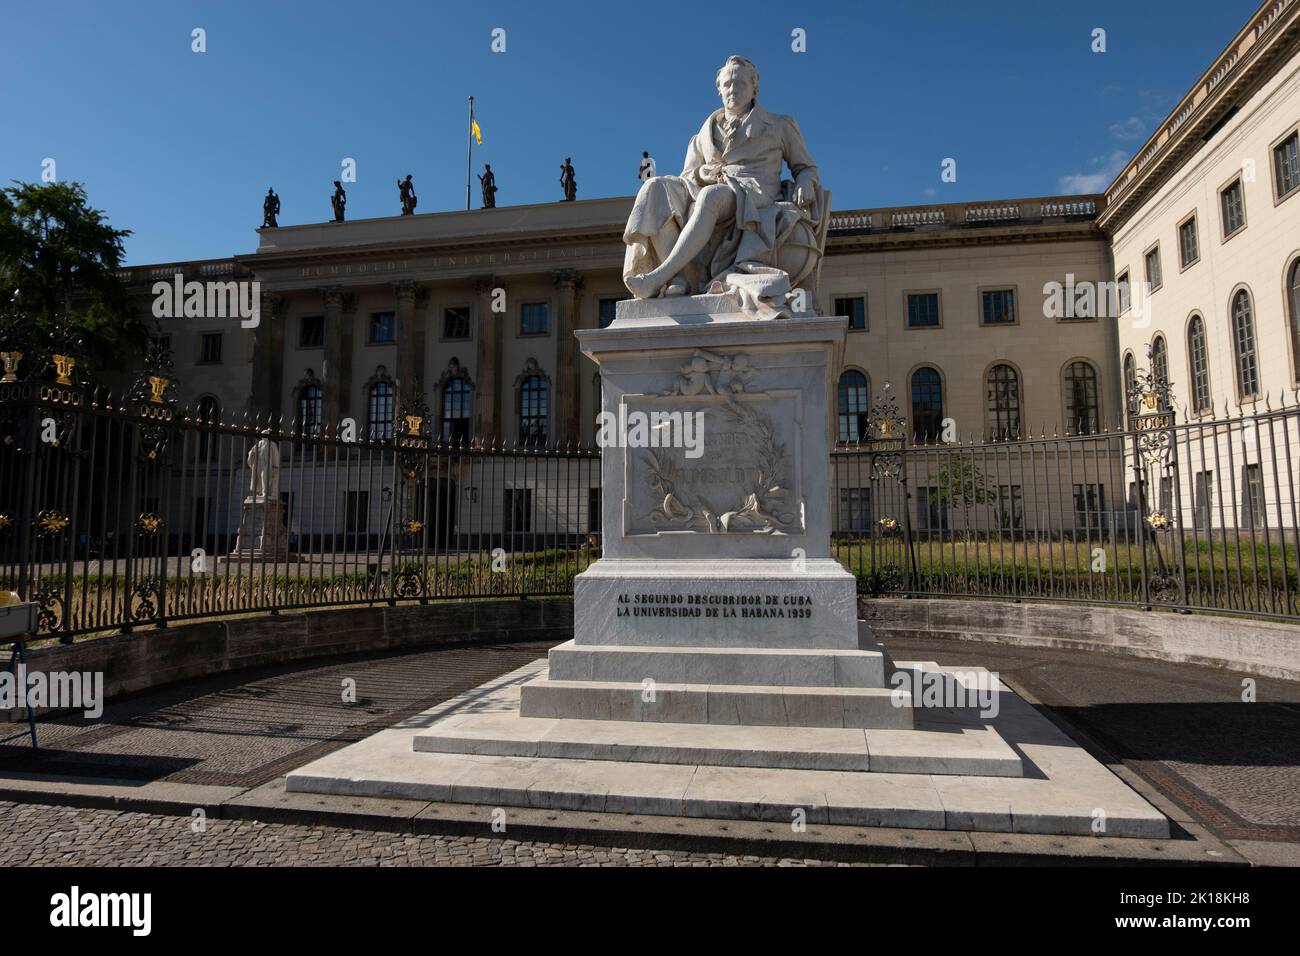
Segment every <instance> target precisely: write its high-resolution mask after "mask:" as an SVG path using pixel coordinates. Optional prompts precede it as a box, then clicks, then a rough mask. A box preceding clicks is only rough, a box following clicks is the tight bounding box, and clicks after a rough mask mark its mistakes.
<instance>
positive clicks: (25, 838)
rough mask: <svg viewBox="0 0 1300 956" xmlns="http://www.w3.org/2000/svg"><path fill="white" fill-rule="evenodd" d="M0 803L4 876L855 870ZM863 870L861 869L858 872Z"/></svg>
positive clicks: (792, 862)
mask: <svg viewBox="0 0 1300 956" xmlns="http://www.w3.org/2000/svg"><path fill="white" fill-rule="evenodd" d="M205 824H206V826H205V829H204V830H203V832H199V833H196V832H194V829H193V826H194V821H193V820H192V819H191V818H190V817H174V816H157V815H154V814H150V813H131V812H123V811H120V810H86V809H77V808H73V807H49V806H36V805H31V804H16V803H7V802H4V801H0V866H6V867H8V866H60V865H67V866H201V865H203V866H331V867H338V866H443V865H456V866H848V865H851V864H846V863H827V862H824V861H820V860H795V859H780V858H777V857H761V856H733V855H731V854H723V853H685V852H682V851H678V850H636V849H618V848H612V847H599V846H585V845H568V844H559V843H534V842H528V843H521V842H520V841H518V840H505V839H501V840H488V839H482V838H478V837H444V836H434V835H426V834H417V835H412V834H409V833H383V832H375V831H371V830H346V829H341V828H336V827H319V826H294V825H290V824H279V823H258V822H253V821H243V820H207V821H205ZM853 865H857V864H853Z"/></svg>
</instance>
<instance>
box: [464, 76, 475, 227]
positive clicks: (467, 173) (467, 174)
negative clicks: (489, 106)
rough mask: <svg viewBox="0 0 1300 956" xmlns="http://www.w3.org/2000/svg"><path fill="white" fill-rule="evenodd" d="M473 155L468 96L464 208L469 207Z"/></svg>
mask: <svg viewBox="0 0 1300 956" xmlns="http://www.w3.org/2000/svg"><path fill="white" fill-rule="evenodd" d="M473 155H474V97H472V96H471V97H470V98H469V124H468V125H467V126H466V127H465V208H466V209H467V210H468V209H469V177H470V173H471V163H472V159H471V157H472V156H473Z"/></svg>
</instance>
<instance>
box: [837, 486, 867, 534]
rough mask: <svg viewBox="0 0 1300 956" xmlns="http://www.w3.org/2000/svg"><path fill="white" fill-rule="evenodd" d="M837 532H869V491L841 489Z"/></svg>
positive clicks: (864, 489) (865, 489)
mask: <svg viewBox="0 0 1300 956" xmlns="http://www.w3.org/2000/svg"><path fill="white" fill-rule="evenodd" d="M836 530H837V531H870V530H871V489H870V488H841V489H840V515H839V521H838V522H837V523H836Z"/></svg>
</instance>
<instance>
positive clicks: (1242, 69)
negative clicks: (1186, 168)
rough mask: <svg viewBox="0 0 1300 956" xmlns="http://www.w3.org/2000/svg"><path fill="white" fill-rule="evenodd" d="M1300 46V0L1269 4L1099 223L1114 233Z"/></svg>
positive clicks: (1119, 186)
mask: <svg viewBox="0 0 1300 956" xmlns="http://www.w3.org/2000/svg"><path fill="white" fill-rule="evenodd" d="M1298 47H1300V0H1267V2H1266V3H1264V5H1263V6H1261V7H1260V8H1259V9H1258V10H1256V11H1255V13H1254V15H1253V16H1252V17H1251V18H1250V19H1249V20H1248V21H1247V22H1246V25H1245V26H1244V27H1243V28H1242V29H1241V31H1240V32H1239V33H1238V34H1237V35H1236V36H1235V37H1234V38H1233V39H1232V42H1230V43H1229V44H1228V45H1227V46H1226V47H1225V48H1224V50H1223V52H1222V53H1220V54H1219V55H1218V56H1217V57H1215V59H1214V62H1212V63H1211V64H1210V66H1209V68H1208V69H1207V70H1206V71H1205V72H1204V73H1203V74H1202V75H1201V78H1200V79H1199V80H1197V81H1196V83H1195V85H1194V86H1193V87H1192V89H1191V90H1190V91H1189V92H1188V93H1187V95H1186V96H1184V97H1183V99H1182V100H1181V101H1180V102H1179V104H1178V105H1177V106H1176V107H1174V109H1173V111H1171V112H1170V114H1169V115H1168V116H1167V117H1165V119H1164V121H1163V122H1162V123H1161V124H1160V126H1159V127H1158V128H1157V129H1156V131H1155V132H1154V133H1152V134H1151V137H1150V138H1149V139H1148V140H1147V141H1146V143H1144V144H1143V146H1142V148H1141V149H1139V150H1138V152H1137V154H1136V155H1135V156H1134V157H1133V159H1132V160H1130V161H1129V163H1128V165H1127V166H1125V167H1124V170H1123V171H1122V172H1121V173H1120V174H1119V175H1118V176H1117V177H1116V178H1115V181H1114V182H1112V183H1111V184H1110V186H1109V187H1108V188H1107V190H1106V208H1105V211H1104V212H1103V213H1102V215H1101V216H1100V218H1099V220H1098V224H1099V225H1100V226H1101V228H1102V229H1103V230H1105V231H1106V232H1107V233H1108V234H1112V235H1113V234H1114V233H1115V231H1116V230H1117V229H1119V228H1120V227H1121V226H1122V225H1123V224H1124V223H1125V222H1126V221H1128V219H1129V218H1130V217H1131V216H1132V215H1133V214H1134V212H1135V211H1136V210H1137V209H1138V208H1139V207H1140V206H1141V205H1142V203H1144V202H1145V201H1146V200H1147V199H1149V198H1150V197H1151V196H1152V195H1153V194H1154V193H1155V191H1156V190H1157V189H1159V188H1160V186H1162V185H1163V184H1164V183H1165V182H1166V181H1167V180H1168V179H1169V177H1170V176H1172V175H1173V174H1174V172H1175V171H1176V170H1177V169H1178V168H1179V167H1180V166H1181V165H1182V164H1183V163H1184V162H1186V161H1187V159H1188V158H1189V157H1190V156H1192V155H1193V154H1194V153H1195V152H1196V151H1197V149H1199V148H1200V146H1201V145H1202V144H1203V142H1204V141H1205V140H1206V139H1207V138H1208V136H1210V135H1212V134H1213V133H1214V132H1215V131H1216V130H1217V127H1218V125H1219V124H1220V123H1221V122H1222V121H1223V120H1224V119H1225V118H1227V117H1228V116H1229V115H1230V113H1231V111H1232V110H1233V109H1234V108H1235V107H1237V106H1239V105H1240V104H1241V103H1242V102H1244V100H1245V99H1246V98H1247V97H1248V96H1249V95H1250V94H1251V93H1253V92H1254V91H1255V90H1257V89H1258V88H1259V87H1260V86H1261V85H1263V84H1264V83H1265V82H1267V80H1268V79H1269V78H1270V77H1271V76H1272V75H1273V74H1274V73H1275V72H1276V71H1277V69H1278V67H1279V66H1280V65H1281V64H1283V63H1285V62H1286V61H1287V60H1288V59H1289V58H1290V56H1291V55H1292V54H1294V53H1295V52H1296V49H1297V48H1298Z"/></svg>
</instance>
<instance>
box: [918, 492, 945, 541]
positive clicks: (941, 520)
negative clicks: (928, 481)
mask: <svg viewBox="0 0 1300 956" xmlns="http://www.w3.org/2000/svg"><path fill="white" fill-rule="evenodd" d="M916 529H917V530H918V531H947V530H948V502H946V501H944V500H943V498H941V497H940V496H939V487H938V485H917V486H916Z"/></svg>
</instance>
